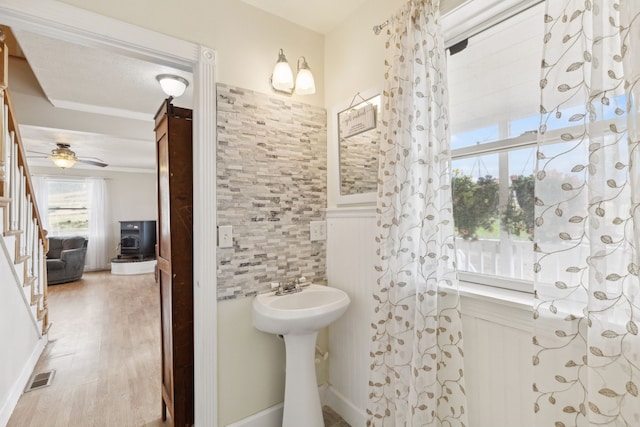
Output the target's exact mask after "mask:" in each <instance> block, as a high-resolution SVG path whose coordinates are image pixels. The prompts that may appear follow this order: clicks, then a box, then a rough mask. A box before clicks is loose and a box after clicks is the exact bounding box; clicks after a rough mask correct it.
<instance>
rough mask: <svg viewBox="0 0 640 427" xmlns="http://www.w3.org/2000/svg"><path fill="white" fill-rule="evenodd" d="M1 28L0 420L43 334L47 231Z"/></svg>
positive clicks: (41, 344)
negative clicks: (12, 90) (15, 103)
mask: <svg viewBox="0 0 640 427" xmlns="http://www.w3.org/2000/svg"><path fill="white" fill-rule="evenodd" d="M8 59H9V58H8V52H7V48H6V45H5V44H4V41H3V35H2V31H1V30H0V342H1V343H2V344H1V345H2V351H0V366H2V371H3V375H0V426H4V425H6V423H7V421H8V419H9V417H10V416H11V413H12V412H13V408H15V405H16V403H17V402H18V399H19V398H20V396H21V395H22V392H23V390H24V387H25V385H26V384H27V382H28V380H29V377H30V376H31V374H32V371H33V369H34V367H35V365H36V363H37V361H38V358H39V357H40V355H41V353H42V351H43V349H44V347H45V345H46V343H47V339H48V332H49V327H50V323H49V315H48V309H47V268H46V260H45V257H46V253H47V247H48V240H47V232H46V231H45V230H44V228H43V227H42V222H41V220H40V215H39V212H38V207H37V205H36V201H35V197H34V195H35V193H34V190H33V187H32V185H31V178H30V174H29V168H28V166H27V161H26V156H25V151H24V147H23V144H22V140H21V138H20V130H19V128H18V121H17V119H16V116H15V110H14V108H13V105H12V102H11V95H10V91H9V87H8V76H7V74H8V73H7V70H8Z"/></svg>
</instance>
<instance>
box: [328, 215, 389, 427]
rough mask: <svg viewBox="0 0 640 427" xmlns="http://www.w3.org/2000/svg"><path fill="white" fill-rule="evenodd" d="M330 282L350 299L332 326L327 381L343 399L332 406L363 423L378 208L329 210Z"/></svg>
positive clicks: (355, 422)
mask: <svg viewBox="0 0 640 427" xmlns="http://www.w3.org/2000/svg"><path fill="white" fill-rule="evenodd" d="M326 219H327V281H328V282H329V286H333V287H336V288H340V289H342V290H344V291H345V292H346V293H347V294H349V297H350V298H351V305H350V306H349V309H348V310H347V312H346V313H345V314H344V315H343V316H342V317H341V318H340V319H338V320H337V321H336V322H334V323H333V324H332V325H331V326H329V349H330V350H329V384H330V387H331V390H332V391H335V393H334V394H333V396H334V397H335V396H339V397H340V398H341V399H343V400H344V403H343V405H340V406H342V407H344V408H351V409H353V408H359V409H360V413H358V411H357V410H350V411H346V412H345V411H344V409H342V408H341V407H338V405H335V404H334V405H332V407H333V409H334V410H336V411H337V412H339V413H340V415H342V417H343V418H344V419H345V421H347V422H348V423H349V424H350V425H351V426H352V427H360V426H362V427H364V425H365V415H364V414H365V409H366V405H367V393H368V386H367V384H368V381H369V379H368V373H369V369H368V368H369V363H370V362H369V343H370V340H371V327H370V326H369V324H370V320H369V318H370V316H371V310H372V309H373V308H372V303H373V298H372V290H373V288H374V286H375V284H376V278H377V274H376V271H375V269H374V262H375V259H376V253H375V250H376V245H375V232H376V227H375V210H374V209H373V208H365V209H362V208H358V209H335V210H328V211H327V213H326Z"/></svg>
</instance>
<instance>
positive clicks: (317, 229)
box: [309, 221, 327, 242]
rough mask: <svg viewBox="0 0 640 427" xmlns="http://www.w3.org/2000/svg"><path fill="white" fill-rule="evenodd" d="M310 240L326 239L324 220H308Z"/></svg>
mask: <svg viewBox="0 0 640 427" xmlns="http://www.w3.org/2000/svg"><path fill="white" fill-rule="evenodd" d="M309 234H310V240H311V241H312V242H313V241H317V240H327V223H326V221H310V222H309Z"/></svg>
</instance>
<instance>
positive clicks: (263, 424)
mask: <svg viewBox="0 0 640 427" xmlns="http://www.w3.org/2000/svg"><path fill="white" fill-rule="evenodd" d="M283 408H284V404H283V403H279V404H277V405H274V406H272V407H270V408H267V409H265V410H264V411H260V412H258V413H257V414H253V415H251V416H250V417H247V418H244V419H242V420H240V421H236V422H235V423H232V424H227V425H226V427H281V426H282V409H283Z"/></svg>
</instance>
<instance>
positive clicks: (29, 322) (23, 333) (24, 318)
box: [0, 212, 43, 426]
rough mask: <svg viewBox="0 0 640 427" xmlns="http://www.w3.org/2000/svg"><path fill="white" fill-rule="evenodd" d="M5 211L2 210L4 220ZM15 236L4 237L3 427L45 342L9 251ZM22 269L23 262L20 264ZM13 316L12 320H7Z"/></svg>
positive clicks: (0, 328) (0, 264)
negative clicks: (16, 275)
mask: <svg viewBox="0 0 640 427" xmlns="http://www.w3.org/2000/svg"><path fill="white" fill-rule="evenodd" d="M1 218H2V212H0V219H1ZM14 242H15V240H14V238H13V237H11V238H8V239H7V240H5V238H4V237H2V236H0V313H2V319H4V320H3V321H1V322H0V343H2V347H1V350H0V426H4V425H5V424H6V423H7V421H8V420H9V417H10V416H11V413H12V412H13V409H14V408H15V405H16V403H17V402H18V398H19V397H20V395H21V394H22V390H23V388H24V386H25V385H26V382H27V380H28V379H29V376H30V375H31V370H32V369H33V367H34V366H35V363H36V362H37V360H38V357H39V355H40V352H41V351H42V348H43V345H40V341H39V340H40V337H39V335H38V331H37V329H36V327H35V325H34V321H33V319H32V318H31V314H30V313H29V310H30V308H29V306H28V305H27V303H26V302H25V300H24V298H23V296H22V295H21V292H23V288H22V284H21V283H19V282H18V281H16V277H15V276H14V275H13V269H12V268H11V266H10V264H9V262H10V259H9V256H8V255H9V254H8V253H7V251H15V243H14ZM5 243H7V245H6V246H5ZM17 267H18V269H19V271H20V272H21V271H22V265H18V266H17ZM7 319H10V321H7Z"/></svg>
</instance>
